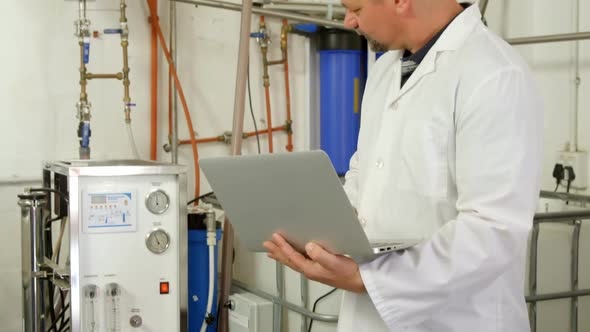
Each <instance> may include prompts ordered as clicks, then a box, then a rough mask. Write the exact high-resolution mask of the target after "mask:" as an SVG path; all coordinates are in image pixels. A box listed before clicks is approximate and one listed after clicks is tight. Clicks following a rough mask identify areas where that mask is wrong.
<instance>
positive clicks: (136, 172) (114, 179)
mask: <svg viewBox="0 0 590 332" xmlns="http://www.w3.org/2000/svg"><path fill="white" fill-rule="evenodd" d="M46 169H48V170H50V171H52V172H54V173H58V174H62V175H65V176H67V177H68V190H69V216H70V218H69V220H70V233H69V235H70V268H71V271H70V281H71V323H72V329H71V331H72V332H119V331H121V332H131V331H133V332H140V331H145V332H147V331H150V332H152V331H186V326H187V275H186V273H187V272H186V266H187V262H186V257H187V240H186V201H187V200H186V175H185V174H186V169H185V167H184V166H179V165H171V164H162V163H155V162H148V161H138V160H122V161H92V160H86V161H71V162H55V163H49V164H47V165H46ZM155 191H160V194H161V192H162V191H163V192H164V193H165V195H166V196H167V197H168V202H167V207H166V206H164V207H162V209H163V210H164V211H163V212H161V213H153V212H150V211H149V210H148V208H147V197H148V195H149V194H150V193H153V192H155ZM160 197H162V196H160ZM164 203H166V202H164ZM156 230H157V231H158V233H159V235H162V234H167V235H168V241H169V244H165V243H164V242H165V240H166V239H165V236H164V237H162V236H160V237H157V238H154V239H152V244H153V245H160V246H161V248H162V249H164V251H163V252H161V253H157V252H154V251H151V250H149V249H148V242H149V241H148V236H149V234H150V233H152V232H153V231H156ZM166 292H167V293H166Z"/></svg>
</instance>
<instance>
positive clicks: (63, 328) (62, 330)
mask: <svg viewBox="0 0 590 332" xmlns="http://www.w3.org/2000/svg"><path fill="white" fill-rule="evenodd" d="M69 322H70V318H69V317H68V318H66V320H65V322H64V325H62V326H61V327H60V328H59V330H58V331H57V332H65V331H69V330H70V324H69Z"/></svg>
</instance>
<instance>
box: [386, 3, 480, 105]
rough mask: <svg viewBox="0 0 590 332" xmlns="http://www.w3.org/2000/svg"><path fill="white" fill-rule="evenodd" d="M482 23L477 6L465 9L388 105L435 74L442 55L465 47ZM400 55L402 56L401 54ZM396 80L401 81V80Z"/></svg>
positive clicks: (397, 73)
mask: <svg viewBox="0 0 590 332" xmlns="http://www.w3.org/2000/svg"><path fill="white" fill-rule="evenodd" d="M480 23H481V13H480V11H479V7H478V6H477V5H471V6H470V7H469V8H467V9H465V11H464V12H463V13H461V14H459V16H458V17H457V18H455V20H453V22H452V23H451V24H450V25H449V26H448V27H447V29H446V30H445V31H444V32H443V34H442V36H440V38H439V40H438V41H437V42H436V43H435V44H434V45H433V46H432V48H431V49H430V51H429V52H428V53H427V54H426V57H424V59H423V60H422V62H421V63H420V65H419V66H418V67H417V68H416V71H415V72H414V73H413V74H412V76H410V78H409V79H408V81H407V82H406V83H405V84H404V86H403V87H402V88H401V90H399V92H397V91H396V93H395V94H394V97H393V98H392V99H391V100H388V103H387V105H389V106H390V105H391V104H393V103H395V102H396V101H397V100H398V99H400V98H401V97H403V96H404V95H405V94H406V93H408V92H409V91H411V90H412V89H413V88H415V87H416V86H417V85H418V83H419V82H420V81H421V80H422V79H423V78H424V77H425V76H427V75H430V74H432V73H435V72H436V70H437V60H438V58H439V55H440V53H442V52H446V51H455V50H457V49H458V48H459V47H460V46H461V45H463V43H464V42H465V40H466V39H467V37H468V36H469V34H470V33H471V31H472V30H473V28H475V26H476V24H480ZM399 55H400V56H401V52H400V53H399ZM397 63H398V65H401V63H400V60H398V61H397ZM400 71H401V69H400V70H398V71H397V72H396V73H395V74H396V75H397V76H399V75H400ZM396 79H398V80H399V78H396ZM398 87H399V84H398Z"/></svg>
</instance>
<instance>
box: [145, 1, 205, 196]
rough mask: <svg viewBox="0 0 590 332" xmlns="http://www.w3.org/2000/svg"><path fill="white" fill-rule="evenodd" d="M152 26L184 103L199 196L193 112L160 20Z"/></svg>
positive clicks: (150, 6) (198, 171)
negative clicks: (191, 112)
mask: <svg viewBox="0 0 590 332" xmlns="http://www.w3.org/2000/svg"><path fill="white" fill-rule="evenodd" d="M152 1H155V0H152ZM147 3H148V7H149V9H150V13H151V14H152V17H155V15H154V14H155V12H156V7H154V4H153V3H152V2H151V1H150V0H147ZM152 23H153V25H152V27H155V29H156V33H157V36H158V38H159V40H160V45H162V51H163V52H164V56H165V57H166V60H167V61H168V64H169V65H170V70H171V71H172V76H173V78H174V84H175V85H176V89H177V91H178V96H179V97H180V102H181V103H182V108H183V109H184V116H185V118H186V124H187V126H188V131H189V135H190V137H191V138H190V140H191V145H192V149H193V161H194V166H195V197H199V192H200V189H201V188H200V187H201V173H200V170H199V152H198V150H197V142H196V140H195V130H194V128H193V122H192V119H191V114H190V112H189V109H188V104H187V102H186V98H185V96H184V90H183V89H182V85H180V80H179V79H178V73H177V72H176V67H175V66H174V63H173V62H172V57H171V55H170V51H168V46H166V40H165V39H164V34H163V33H162V29H161V28H160V23H159V22H158V20H153V21H152ZM195 204H198V201H195Z"/></svg>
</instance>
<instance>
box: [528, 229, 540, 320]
mask: <svg viewBox="0 0 590 332" xmlns="http://www.w3.org/2000/svg"><path fill="white" fill-rule="evenodd" d="M539 227H540V226H539V224H538V223H535V224H534V225H533V232H532V234H531V249H530V260H529V296H535V295H537V259H538V257H537V251H538V243H539ZM529 319H530V323H531V324H530V325H531V332H537V302H536V301H535V302H531V303H530V304H529Z"/></svg>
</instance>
